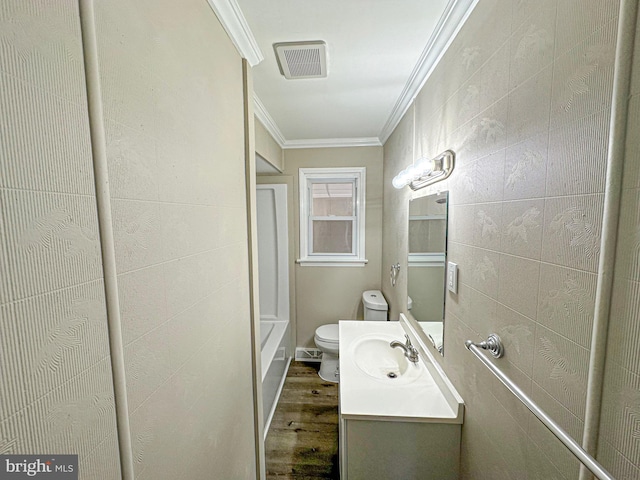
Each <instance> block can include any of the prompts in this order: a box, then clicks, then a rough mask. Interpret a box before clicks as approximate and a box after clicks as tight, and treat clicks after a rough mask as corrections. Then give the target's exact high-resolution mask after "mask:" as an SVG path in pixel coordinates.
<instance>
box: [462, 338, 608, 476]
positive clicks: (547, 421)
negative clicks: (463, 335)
mask: <svg viewBox="0 0 640 480" xmlns="http://www.w3.org/2000/svg"><path fill="white" fill-rule="evenodd" d="M464 345H465V347H467V349H468V350H469V351H470V352H471V353H473V354H474V355H475V356H476V357H478V359H479V360H480V361H481V362H482V363H483V364H484V366H485V367H487V368H488V369H489V370H490V371H491V373H493V374H494V375H495V376H496V377H498V380H500V381H501V382H502V383H503V384H504V386H505V387H507V388H508V389H509V391H510V392H511V393H513V394H514V395H515V396H516V398H518V400H520V401H521V402H522V403H524V404H525V406H526V407H527V408H528V409H529V410H531V413H533V414H534V415H535V416H536V417H537V418H538V420H540V421H541V422H542V423H543V424H544V426H545V427H547V428H548V429H549V430H550V431H551V433H553V434H554V435H555V436H556V437H557V438H558V440H560V441H561V442H562V443H563V444H564V445H565V446H566V447H567V448H568V449H569V450H570V451H571V453H573V454H574V455H575V456H576V458H577V459H578V460H580V462H582V464H583V465H584V466H585V467H587V468H588V469H589V470H590V471H591V473H593V474H594V475H595V476H596V478H598V479H599V480H615V478H613V477H612V476H611V474H610V473H609V472H607V471H606V470H605V469H604V467H602V465H600V464H599V463H598V462H597V461H596V460H595V459H594V458H593V457H592V456H591V455H589V454H588V453H587V452H586V451H585V450H584V449H583V448H582V447H581V446H580V445H579V444H578V442H576V441H575V440H574V439H573V438H571V436H569V434H568V433H567V432H565V431H564V430H563V429H562V428H561V427H560V425H558V424H557V423H556V422H555V421H554V420H553V419H552V418H551V417H550V416H549V415H547V414H546V413H545V412H544V410H542V409H541V408H540V407H538V405H536V404H535V403H534V402H533V400H531V399H530V398H529V396H528V395H527V394H526V393H524V392H523V391H522V390H521V389H520V387H518V386H517V385H516V384H515V383H513V381H512V380H511V379H510V378H509V377H507V376H506V375H505V374H504V373H502V371H501V370H500V369H499V368H498V367H496V366H495V365H494V364H493V363H492V362H491V360H489V359H488V358H487V357H486V356H485V355H483V354H482V352H481V349H484V350H489V352H491V354H492V355H493V356H494V357H496V358H500V357H501V356H502V355H503V354H504V348H503V346H502V342H501V341H500V337H499V336H498V335H496V334H494V333H492V334H491V335H489V338H487V340H486V341H484V342H481V343H474V342H472V341H471V340H467V341H466V342H465V343H464Z"/></svg>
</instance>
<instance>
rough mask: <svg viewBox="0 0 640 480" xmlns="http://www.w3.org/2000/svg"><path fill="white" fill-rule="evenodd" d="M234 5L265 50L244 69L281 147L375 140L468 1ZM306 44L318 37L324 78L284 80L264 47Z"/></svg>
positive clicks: (395, 117) (244, 1) (245, 0)
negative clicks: (322, 46) (250, 70)
mask: <svg viewBox="0 0 640 480" xmlns="http://www.w3.org/2000/svg"><path fill="white" fill-rule="evenodd" d="M236 1H237V6H238V7H239V9H240V11H241V12H239V15H240V16H243V17H244V19H245V20H246V24H247V25H248V32H247V33H248V35H249V37H251V36H253V38H252V39H251V40H252V41H253V40H254V39H255V44H254V46H257V49H259V51H261V53H262V55H263V56H264V59H263V60H262V61H261V62H260V63H258V64H257V65H255V66H254V67H253V81H254V91H255V96H256V114H257V116H258V118H259V119H260V120H261V121H262V123H264V124H265V126H266V127H267V129H268V130H269V131H270V132H271V134H272V135H274V137H275V138H276V140H277V141H278V142H279V143H280V144H281V145H282V146H283V147H285V148H292V147H296V146H298V147H300V146H315V145H320V144H327V145H339V144H344V145H348V144H353V145H357V144H361V145H364V144H380V143H382V142H384V141H385V140H386V137H388V135H389V134H391V131H392V130H393V128H394V127H395V125H396V124H397V121H399V119H400V117H401V116H402V114H403V113H404V111H405V110H406V107H407V106H408V105H409V103H410V102H411V101H412V100H413V96H414V95H415V93H416V92H417V91H418V89H419V87H420V86H421V84H422V83H423V81H424V78H425V76H426V75H427V74H428V71H429V68H430V66H432V65H433V64H435V62H436V61H437V59H438V57H439V54H440V52H441V51H442V49H443V48H445V47H446V44H447V41H448V40H449V38H450V37H452V35H453V33H454V31H455V29H456V28H457V27H458V25H459V24H461V23H462V22H463V21H464V18H466V15H467V13H468V12H467V10H468V9H469V10H470V8H469V5H470V4H472V3H474V2H473V0H401V1H398V0H395V1H393V0H321V1H311V0H269V1H265V0H236ZM210 3H213V2H210ZM461 4H464V5H462V6H461ZM223 23H224V22H223ZM227 29H228V28H227ZM228 30H229V29H228ZM245 30H246V27H245ZM308 40H323V41H325V42H326V44H327V56H328V76H327V78H319V79H318V78H314V79H298V80H287V79H285V78H284V77H283V76H282V75H281V74H280V71H279V69H278V65H277V61H276V57H275V53H274V51H273V44H274V43H278V42H293V41H308ZM234 41H235V40H234ZM236 44H237V43H236ZM258 53H259V52H258ZM416 82H418V83H419V84H417V83H416Z"/></svg>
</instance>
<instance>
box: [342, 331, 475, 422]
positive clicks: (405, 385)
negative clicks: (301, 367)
mask: <svg viewBox="0 0 640 480" xmlns="http://www.w3.org/2000/svg"><path fill="white" fill-rule="evenodd" d="M404 335H405V330H404V329H403V327H402V325H401V323H400V322H395V321H394V322H367V321H353V320H342V321H340V414H341V415H342V417H344V418H346V419H361V420H366V419H370V420H384V421H402V422H430V423H462V408H463V405H462V401H461V399H459V397H458V396H457V393H455V394H451V393H450V392H449V394H448V395H445V393H443V391H442V388H447V387H446V385H443V382H442V381H440V382H438V381H436V379H434V377H433V374H432V373H435V374H436V375H437V374H438V373H437V372H434V370H433V368H427V362H431V359H430V358H428V357H426V355H425V353H424V352H423V349H421V348H418V350H419V351H420V360H419V361H418V363H417V364H416V365H414V364H411V365H409V368H412V369H418V370H419V371H413V372H412V374H411V375H408V376H407V377H399V378H395V379H388V378H384V379H381V378H374V377H372V376H370V375H368V374H367V373H365V372H364V371H363V368H361V367H360V366H359V365H358V364H357V363H356V360H355V353H354V352H355V351H356V350H357V347H358V345H360V344H361V342H362V340H363V339H367V338H376V336H379V338H380V339H383V340H385V341H388V340H389V339H395V340H399V341H401V342H402V343H404V341H405V340H404V338H405V337H404ZM414 345H415V342H414ZM415 346H416V347H419V346H418V345H415ZM389 348H390V349H391V347H389ZM427 355H428V354H427ZM414 373H417V374H414ZM445 383H448V381H446V382H445ZM456 397H457V398H458V399H459V401H458V400H455V398H456ZM452 398H453V399H454V400H453V401H452Z"/></svg>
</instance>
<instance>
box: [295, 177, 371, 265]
mask: <svg viewBox="0 0 640 480" xmlns="http://www.w3.org/2000/svg"><path fill="white" fill-rule="evenodd" d="M365 170H366V169H365V168H364V167H361V168H301V169H300V183H299V185H300V260H298V262H299V263H301V264H303V265H304V264H307V265H314V264H316V265H332V264H335V265H360V266H361V265H364V264H365V263H366V262H367V260H366V259H365V255H364V225H365V224H364V212H365Z"/></svg>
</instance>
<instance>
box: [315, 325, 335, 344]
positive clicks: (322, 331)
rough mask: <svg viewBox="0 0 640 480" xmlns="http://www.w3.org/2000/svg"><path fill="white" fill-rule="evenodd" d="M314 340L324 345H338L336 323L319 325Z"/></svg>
mask: <svg viewBox="0 0 640 480" xmlns="http://www.w3.org/2000/svg"><path fill="white" fill-rule="evenodd" d="M316 339H317V340H320V341H321V342H324V343H329V344H335V345H338V343H339V340H340V330H339V327H338V324H337V323H330V324H328V325H321V326H320V327H318V328H317V329H316Z"/></svg>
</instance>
